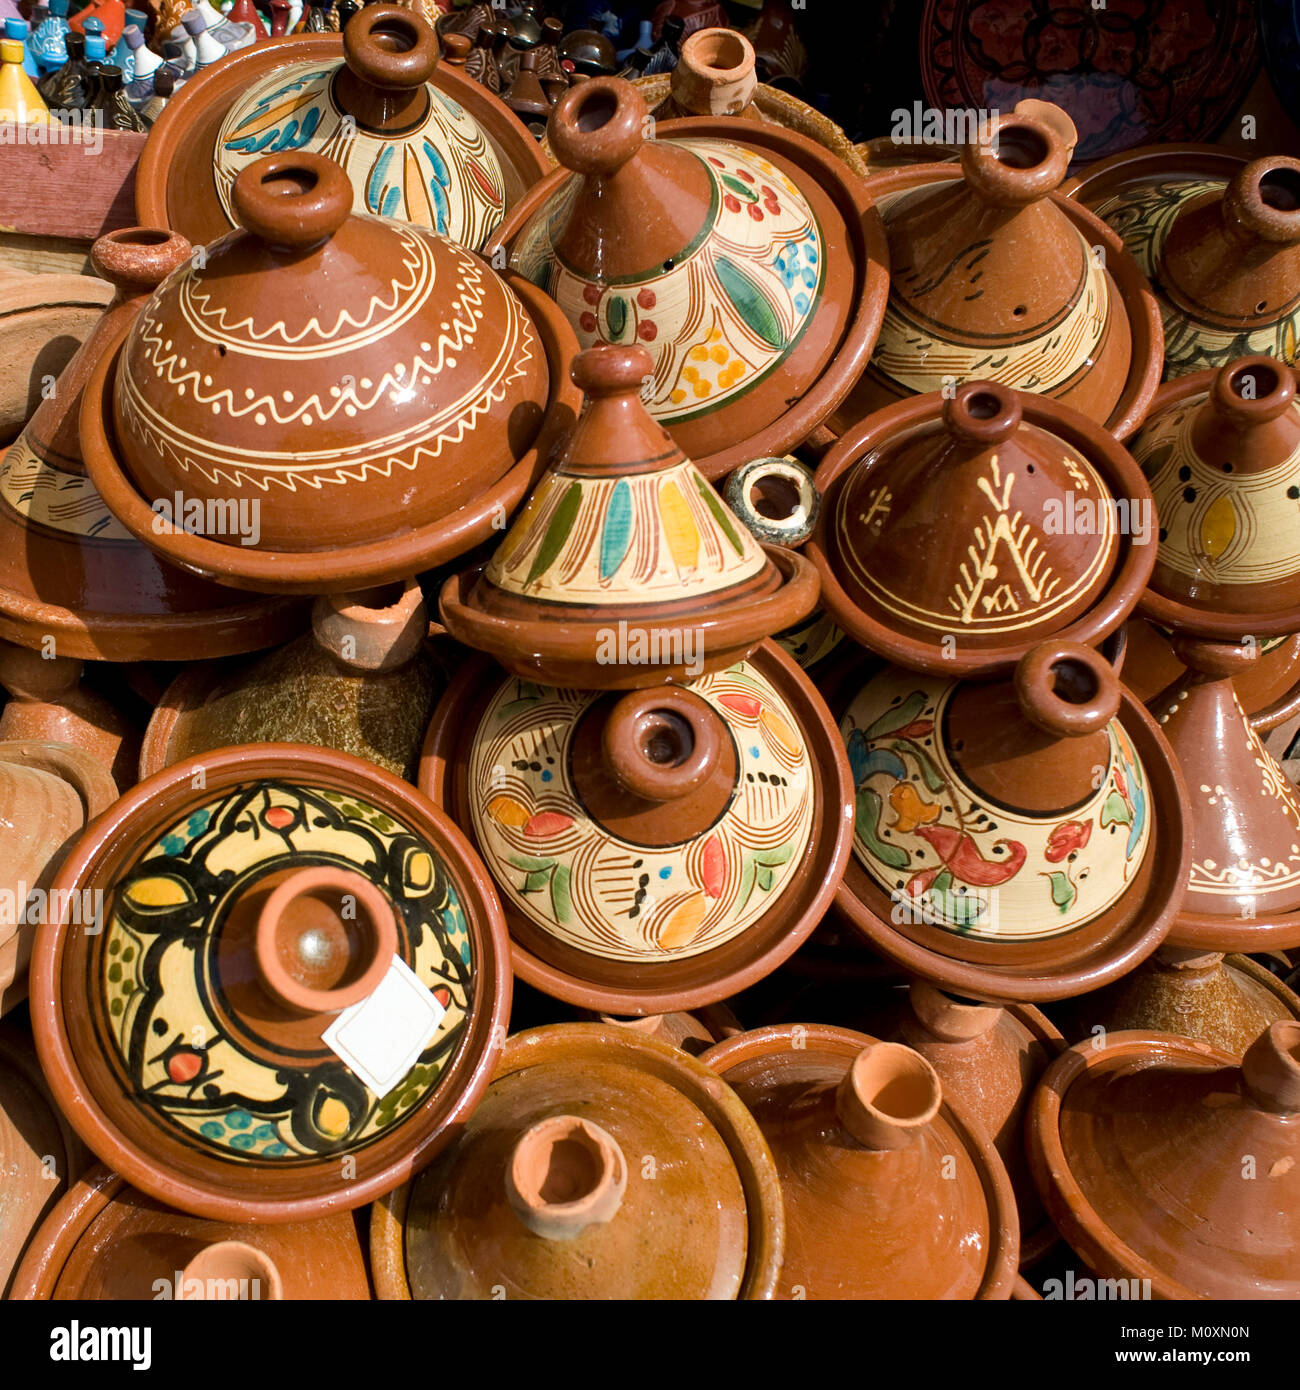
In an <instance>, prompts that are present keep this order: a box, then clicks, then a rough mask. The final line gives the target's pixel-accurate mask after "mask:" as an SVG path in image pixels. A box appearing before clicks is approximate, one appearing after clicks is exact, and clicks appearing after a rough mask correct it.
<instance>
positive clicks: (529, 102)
mask: <svg viewBox="0 0 1300 1390" xmlns="http://www.w3.org/2000/svg"><path fill="white" fill-rule="evenodd" d="M501 100H502V101H504V102H505V104H506V105H507V106H508V107H509V108H510V109H511V111H513V112H514V113H515V115H516V116H518V117H519V119H520V121H522V122H523V124H524V125H528V124H529V123H530V122H532V121H545V120H546V119H547V117H548V116H549V115H550V114H551V106H552V102H551V99H550V97H549V96H547V94H546V89H545V88H544V87H543V86H542V84H541V82H540V80H539V79H538V76H537V53H536V52H535V51H533V50H529V51H528V52H527V53H525V54H523V56H522V57H521V58H520V60H519V66H518V67H517V68H516V69H515V75H514V77H513V78H512V79H511V81H510V84H509V86H507V87H505V88H504V89H503V90H502V92H501Z"/></svg>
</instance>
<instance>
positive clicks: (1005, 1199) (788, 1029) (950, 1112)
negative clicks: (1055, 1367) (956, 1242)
mask: <svg viewBox="0 0 1300 1390" xmlns="http://www.w3.org/2000/svg"><path fill="white" fill-rule="evenodd" d="M882 1041H883V1039H881V1038H876V1037H872V1036H871V1035H870V1034H869V1033H857V1032H854V1031H853V1030H852V1029H849V1028H837V1027H835V1026H833V1025H832V1024H828V1023H778V1024H773V1025H772V1026H770V1027H767V1028H755V1029H752V1030H751V1031H750V1032H747V1033H738V1034H737V1035H736V1036H735V1037H734V1038H728V1039H727V1040H726V1041H725V1042H720V1043H717V1044H715V1045H714V1046H713V1047H711V1048H709V1049H708V1050H707V1051H706V1052H702V1053H701V1054H700V1058H699V1060H700V1061H701V1062H702V1063H703V1064H704V1065H705V1066H706V1067H709V1068H711V1069H712V1070H713V1071H715V1072H716V1073H717V1074H718V1075H719V1076H720V1077H722V1079H723V1080H724V1081H726V1079H727V1070H728V1068H730V1067H733V1066H735V1064H736V1063H737V1062H742V1061H747V1060H749V1059H750V1058H753V1057H768V1056H771V1055H772V1054H773V1053H782V1054H786V1053H789V1052H790V1050H791V1049H792V1048H796V1047H797V1048H805V1047H808V1046H810V1045H811V1046H813V1047H816V1046H817V1044H819V1043H820V1044H822V1045H823V1046H824V1047H826V1048H828V1049H829V1050H830V1051H832V1052H834V1053H836V1054H837V1055H843V1056H844V1057H845V1059H846V1060H847V1061H848V1062H849V1063H850V1064H851V1063H852V1061H853V1059H854V1058H855V1057H856V1056H857V1054H858V1053H859V1052H860V1051H861V1050H862V1049H863V1048H864V1047H871V1046H873V1045H874V1044H876V1043H879V1042H882ZM939 1114H940V1115H941V1116H942V1117H943V1118H944V1119H945V1120H946V1121H947V1123H948V1124H949V1125H950V1126H951V1127H952V1129H954V1130H955V1131H956V1132H957V1135H958V1137H959V1138H961V1139H962V1140H963V1142H964V1143H965V1145H966V1149H967V1152H968V1153H969V1154H970V1155H971V1157H972V1158H973V1159H974V1161H975V1167H976V1169H977V1171H978V1172H979V1176H980V1186H981V1187H982V1188H983V1189H984V1197H985V1200H986V1202H987V1203H988V1208H989V1243H990V1246H991V1249H990V1251H989V1257H988V1262H987V1264H986V1266H985V1270H984V1278H983V1280H982V1281H981V1284H980V1287H979V1290H978V1292H977V1293H976V1294H975V1295H974V1298H975V1300H978V1301H984V1300H988V1299H1008V1298H1010V1297H1011V1290H1012V1288H1013V1286H1014V1284H1015V1280H1016V1274H1017V1269H1018V1260H1019V1251H1020V1238H1019V1234H1020V1218H1019V1215H1018V1214H1017V1209H1016V1198H1015V1193H1014V1192H1013V1191H1012V1190H1011V1179H1010V1178H1009V1177H1008V1176H1007V1170H1006V1165H1005V1164H1004V1163H1003V1162H1002V1158H1001V1156H1000V1155H999V1153H998V1151H997V1150H996V1149H995V1148H994V1147H993V1141H992V1140H991V1139H990V1138H989V1137H988V1135H987V1134H986V1133H985V1132H984V1130H983V1128H982V1126H981V1125H979V1124H978V1122H977V1121H976V1120H975V1119H974V1118H973V1117H971V1116H969V1115H967V1114H966V1113H965V1111H964V1110H963V1108H962V1107H961V1106H960V1105H959V1104H956V1103H954V1102H953V1101H951V1100H949V1098H948V1097H947V1096H946V1095H945V1096H943V1098H942V1101H941V1103H940V1107H939Z"/></svg>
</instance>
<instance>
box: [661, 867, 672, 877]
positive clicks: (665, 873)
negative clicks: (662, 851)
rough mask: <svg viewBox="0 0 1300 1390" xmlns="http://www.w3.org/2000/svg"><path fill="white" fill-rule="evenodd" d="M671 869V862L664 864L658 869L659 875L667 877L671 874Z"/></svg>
mask: <svg viewBox="0 0 1300 1390" xmlns="http://www.w3.org/2000/svg"><path fill="white" fill-rule="evenodd" d="M672 871H673V866H672V865H671V864H665V865H664V866H663V868H662V869H660V870H659V877H660V878H668V877H669V876H670V875H671V874H672Z"/></svg>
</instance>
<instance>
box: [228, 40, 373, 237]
mask: <svg viewBox="0 0 1300 1390" xmlns="http://www.w3.org/2000/svg"><path fill="white" fill-rule="evenodd" d="M349 27H350V26H349ZM230 192H231V200H232V201H233V203H234V205H235V215H236V218H237V220H238V221H239V223H240V225H241V226H243V227H246V228H247V229H248V230H249V231H250V232H252V233H253V235H254V236H257V237H259V238H260V239H261V240H263V241H265V242H267V243H268V244H270V245H272V246H284V247H291V248H294V249H300V250H305V249H306V248H308V247H312V246H316V245H319V244H320V243H321V242H323V241H325V240H326V239H328V238H329V237H331V236H333V235H334V233H335V232H336V231H338V229H339V228H340V227H341V226H342V225H343V223H344V222H346V221H347V218H348V215H349V214H350V213H351V211H352V185H351V184H350V183H349V182H348V176H347V175H346V174H345V173H344V172H343V170H342V169H341V168H340V167H339V166H338V165H337V164H335V163H334V162H333V161H332V160H329V159H326V158H324V156H322V155H318V154H313V153H311V152H309V151H306V150H299V151H296V152H293V153H285V154H278V155H276V154H272V155H267V156H266V157H265V158H263V159H259V160H257V161H256V163H253V164H250V165H249V166H248V167H247V168H246V169H243V170H241V171H240V173H239V175H238V176H237V177H236V179H235V182H234V184H233V185H232V186H231V190H230Z"/></svg>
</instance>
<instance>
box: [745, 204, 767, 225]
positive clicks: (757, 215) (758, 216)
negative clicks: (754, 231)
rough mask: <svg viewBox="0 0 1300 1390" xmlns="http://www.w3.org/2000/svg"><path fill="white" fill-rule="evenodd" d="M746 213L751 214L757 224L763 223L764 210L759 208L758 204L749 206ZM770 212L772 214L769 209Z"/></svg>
mask: <svg viewBox="0 0 1300 1390" xmlns="http://www.w3.org/2000/svg"><path fill="white" fill-rule="evenodd" d="M745 211H746V212H748V213H749V215H750V217H752V218H753V219H754V221H755V222H761V221H762V220H763V209H762V208H761V207H759V205H758V204H757V203H750V204H748V206H747V207H746V209H745ZM768 211H769V212H770V211H771V209H770V208H769V209H768Z"/></svg>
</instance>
